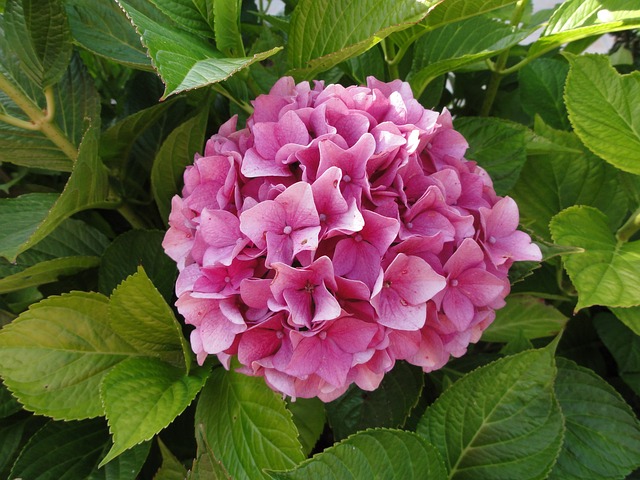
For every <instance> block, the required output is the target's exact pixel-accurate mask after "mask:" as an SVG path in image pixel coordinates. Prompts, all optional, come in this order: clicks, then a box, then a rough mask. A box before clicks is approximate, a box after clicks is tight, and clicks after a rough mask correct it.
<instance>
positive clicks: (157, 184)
mask: <svg viewBox="0 0 640 480" xmlns="http://www.w3.org/2000/svg"><path fill="white" fill-rule="evenodd" d="M207 118H208V109H207V108H202V109H201V110H200V112H198V114H197V115H195V116H194V117H192V118H191V119H189V120H187V121H186V122H184V123H183V124H182V125H180V126H179V127H177V128H176V129H175V130H174V131H173V132H171V134H170V135H169V136H168V137H167V139H166V140H165V141H164V142H163V144H162V147H161V148H160V151H159V152H158V155H157V156H156V158H155V161H154V162H153V168H152V169H151V188H152V190H153V196H154V198H155V200H156V204H157V206H158V210H160V215H161V216H162V218H163V219H164V220H165V221H168V219H169V212H170V210H171V198H172V197H173V196H174V195H176V194H177V193H179V191H180V186H181V185H182V175H183V174H184V169H185V167H186V166H187V165H189V164H191V163H193V156H194V154H195V153H196V152H198V151H201V150H202V147H203V144H204V134H205V131H206V128H207Z"/></svg>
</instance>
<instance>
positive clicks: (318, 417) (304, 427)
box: [287, 397, 326, 456]
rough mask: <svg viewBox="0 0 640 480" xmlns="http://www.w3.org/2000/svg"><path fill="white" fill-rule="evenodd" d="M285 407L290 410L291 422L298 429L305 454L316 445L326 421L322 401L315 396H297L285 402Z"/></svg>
mask: <svg viewBox="0 0 640 480" xmlns="http://www.w3.org/2000/svg"><path fill="white" fill-rule="evenodd" d="M287 409H288V410H289V411H290V412H291V415H292V418H293V423H294V424H295V425H296V428H297V429H298V438H299V439H300V443H301V444H302V451H303V453H304V455H305V456H307V455H309V453H311V451H312V450H313V447H315V446H316V443H317V442H318V439H319V438H320V435H322V431H323V430H324V424H325V422H326V414H325V409H324V402H323V401H322V400H320V399H319V398H317V397H314V398H297V399H296V400H295V402H294V401H289V402H287Z"/></svg>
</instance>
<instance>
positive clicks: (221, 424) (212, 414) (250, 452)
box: [196, 368, 304, 480]
mask: <svg viewBox="0 0 640 480" xmlns="http://www.w3.org/2000/svg"><path fill="white" fill-rule="evenodd" d="M199 425H202V428H203V429H204V438H205V440H206V442H207V443H208V444H209V445H210V446H211V450H212V452H213V453H214V455H215V457H216V458H218V459H219V460H220V461H221V462H222V464H223V465H224V467H225V468H226V470H227V471H228V472H229V474H230V475H231V477H232V478H251V479H256V480H258V479H261V478H264V479H266V478H269V477H267V475H266V474H265V473H264V472H263V469H271V470H284V469H288V468H292V467H294V466H295V465H296V464H298V463H300V462H301V461H302V460H304V456H303V454H302V446H301V445H300V442H299V441H298V438H297V437H298V431H297V430H296V427H295V425H294V423H293V421H292V420H291V413H289V411H288V410H287V409H286V407H285V404H284V401H283V400H282V398H281V397H280V396H279V395H278V394H277V393H275V392H274V391H273V390H271V389H270V388H269V387H267V385H266V384H265V383H264V380H263V379H262V378H256V377H249V376H246V375H243V374H240V373H236V372H233V371H225V370H224V369H222V368H218V369H216V370H215V371H214V372H213V374H212V375H211V378H210V379H209V381H208V382H207V384H206V386H205V387H204V389H203V390H202V394H201V395H200V398H199V400H198V407H197V408H196V428H199ZM245 432H251V441H250V442H248V441H247V440H246V439H247V436H246V433H245Z"/></svg>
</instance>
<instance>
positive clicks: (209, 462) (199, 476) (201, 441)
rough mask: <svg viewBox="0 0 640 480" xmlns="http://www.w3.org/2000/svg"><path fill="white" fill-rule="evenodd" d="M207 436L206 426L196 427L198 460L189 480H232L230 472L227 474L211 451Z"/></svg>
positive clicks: (193, 466) (188, 477)
mask: <svg viewBox="0 0 640 480" xmlns="http://www.w3.org/2000/svg"><path fill="white" fill-rule="evenodd" d="M205 436H206V433H205V432H204V425H203V424H199V425H196V443H197V444H198V451H197V453H196V458H195V459H194V460H193V465H192V467H191V470H190V471H189V474H188V475H187V480H211V479H215V480H232V478H231V477H230V476H229V472H227V470H226V469H225V468H224V466H223V465H222V463H220V460H218V459H217V458H216V456H215V454H214V453H213V451H212V450H211V447H210V446H209V443H208V442H207V439H206V438H205Z"/></svg>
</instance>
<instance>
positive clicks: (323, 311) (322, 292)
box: [312, 283, 341, 322]
mask: <svg viewBox="0 0 640 480" xmlns="http://www.w3.org/2000/svg"><path fill="white" fill-rule="evenodd" d="M312 296H313V303H314V307H315V312H314V315H313V322H322V321H325V320H333V319H334V318H338V317H339V316H340V313H341V309H340V304H339V303H338V300H336V297H334V296H333V295H332V294H331V293H329V291H328V290H327V287H325V285H324V283H323V284H321V285H318V286H316V287H315V288H314V290H313V295H312Z"/></svg>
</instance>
